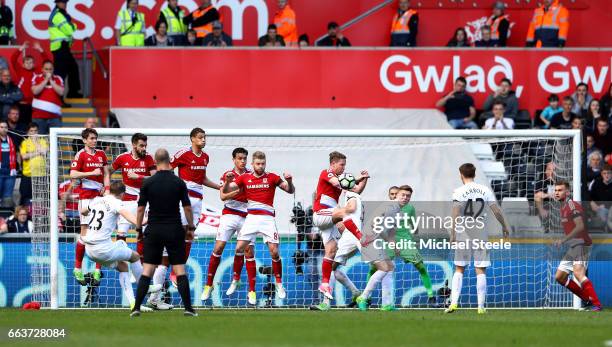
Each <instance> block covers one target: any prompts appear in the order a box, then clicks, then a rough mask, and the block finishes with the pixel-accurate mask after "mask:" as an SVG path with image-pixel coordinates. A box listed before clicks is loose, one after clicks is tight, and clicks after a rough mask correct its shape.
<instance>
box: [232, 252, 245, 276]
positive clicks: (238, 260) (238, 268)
mask: <svg viewBox="0 0 612 347" xmlns="http://www.w3.org/2000/svg"><path fill="white" fill-rule="evenodd" d="M243 265H244V253H236V255H234V276H233V279H234V280H236V281H239V280H240V274H241V273H242V266H243Z"/></svg>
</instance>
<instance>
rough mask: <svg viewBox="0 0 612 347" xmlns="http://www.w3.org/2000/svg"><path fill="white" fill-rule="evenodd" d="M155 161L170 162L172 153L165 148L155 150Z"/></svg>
mask: <svg viewBox="0 0 612 347" xmlns="http://www.w3.org/2000/svg"><path fill="white" fill-rule="evenodd" d="M155 162H156V163H157V164H170V153H168V151H167V150H166V149H165V148H159V149H158V150H157V151H155Z"/></svg>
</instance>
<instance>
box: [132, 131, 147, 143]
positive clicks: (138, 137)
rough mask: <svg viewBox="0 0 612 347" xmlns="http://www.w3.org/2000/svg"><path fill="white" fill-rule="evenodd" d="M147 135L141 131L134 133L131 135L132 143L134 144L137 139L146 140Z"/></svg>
mask: <svg viewBox="0 0 612 347" xmlns="http://www.w3.org/2000/svg"><path fill="white" fill-rule="evenodd" d="M147 139H148V138H147V135H145V134H143V133H136V134H134V135H132V144H133V145H135V144H137V143H138V141H140V140H142V141H144V142H147Z"/></svg>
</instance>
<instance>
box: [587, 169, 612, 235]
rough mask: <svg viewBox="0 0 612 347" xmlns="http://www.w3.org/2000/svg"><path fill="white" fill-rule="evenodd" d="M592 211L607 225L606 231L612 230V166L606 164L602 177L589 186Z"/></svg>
mask: <svg viewBox="0 0 612 347" xmlns="http://www.w3.org/2000/svg"><path fill="white" fill-rule="evenodd" d="M589 191H590V197H591V209H592V210H593V212H595V213H596V214H597V216H598V217H599V219H600V220H601V221H602V222H603V223H605V225H606V227H605V231H606V232H609V231H610V230H611V229H612V214H611V213H610V212H611V210H610V206H612V166H610V164H605V165H604V166H603V168H602V170H601V177H599V178H597V179H595V180H594V181H593V183H591V184H590V185H589Z"/></svg>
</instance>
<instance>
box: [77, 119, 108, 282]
mask: <svg viewBox="0 0 612 347" xmlns="http://www.w3.org/2000/svg"><path fill="white" fill-rule="evenodd" d="M81 138H82V139H83V144H84V145H85V147H84V148H83V149H82V150H80V151H79V152H78V153H77V154H76V156H75V157H74V160H73V161H72V164H70V178H71V179H73V180H79V181H80V183H79V185H78V186H79V189H80V192H79V210H81V209H82V207H83V206H87V205H88V204H89V200H91V199H93V198H95V197H97V196H100V194H102V193H104V194H107V193H108V189H109V187H110V169H109V167H108V159H107V157H106V154H105V153H104V151H101V150H98V149H96V144H97V143H98V132H97V131H96V130H95V129H93V128H88V129H85V130H83V131H82V132H81ZM80 218H81V235H80V236H79V239H78V240H77V243H76V251H75V253H76V257H75V258H76V259H75V263H74V270H73V274H74V277H75V278H76V280H77V281H78V282H79V283H80V284H81V285H85V284H86V283H85V275H84V274H83V271H82V270H81V267H82V265H83V257H84V256H85V242H84V241H83V238H84V237H85V235H87V225H88V224H89V221H90V219H91V218H93V216H90V215H81V216H80ZM100 277H101V275H100V265H99V264H96V271H95V272H94V279H95V280H96V281H99V280H100Z"/></svg>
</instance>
